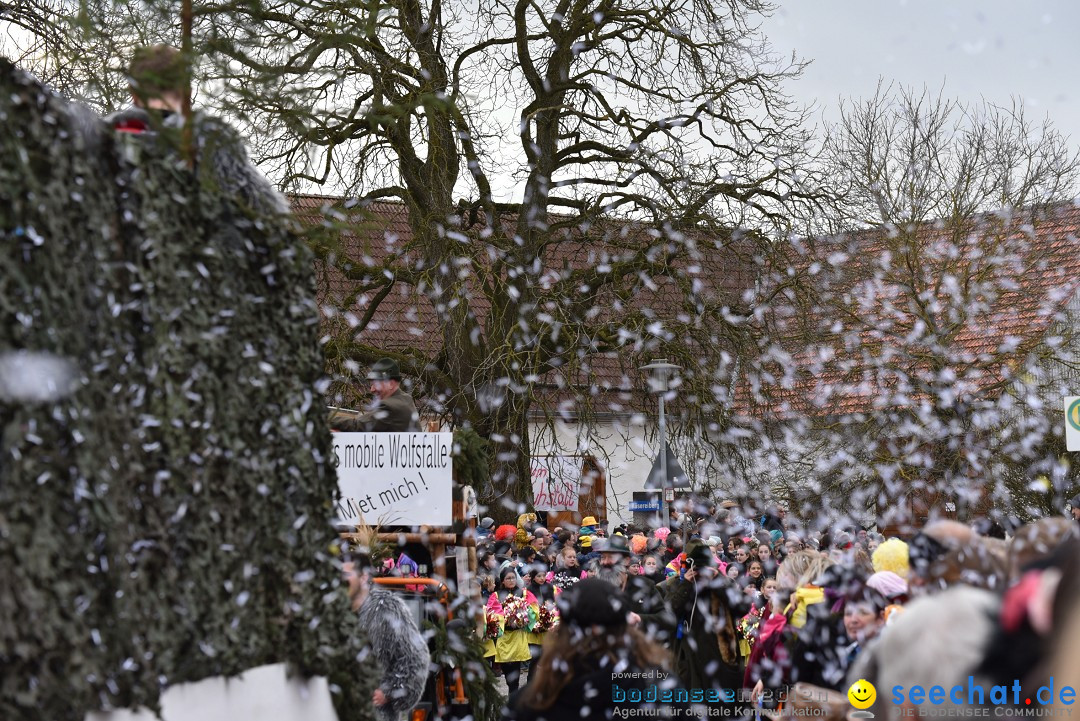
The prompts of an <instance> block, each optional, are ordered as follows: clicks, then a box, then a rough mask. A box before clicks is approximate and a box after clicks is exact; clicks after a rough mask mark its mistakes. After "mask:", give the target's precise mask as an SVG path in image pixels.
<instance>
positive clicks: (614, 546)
mask: <svg viewBox="0 0 1080 721" xmlns="http://www.w3.org/2000/svg"><path fill="white" fill-rule="evenodd" d="M600 552H601V553H621V554H623V555H625V556H629V555H630V547H629V546H628V545H627V543H626V536H622V535H619V536H612V537H611V538H609V539H608V541H607V543H605V544H604V545H602V546H600Z"/></svg>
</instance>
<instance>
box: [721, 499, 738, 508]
mask: <svg viewBox="0 0 1080 721" xmlns="http://www.w3.org/2000/svg"><path fill="white" fill-rule="evenodd" d="M720 507H721V508H738V507H739V504H738V503H736V502H735V501H733V500H731V499H730V498H729V499H728V500H726V501H720Z"/></svg>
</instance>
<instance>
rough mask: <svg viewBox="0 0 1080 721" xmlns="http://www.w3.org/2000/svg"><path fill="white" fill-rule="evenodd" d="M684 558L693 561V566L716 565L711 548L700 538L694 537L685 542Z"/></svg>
mask: <svg viewBox="0 0 1080 721" xmlns="http://www.w3.org/2000/svg"><path fill="white" fill-rule="evenodd" d="M686 558H687V560H688V561H693V562H694V566H713V567H715V566H716V557H715V556H713V554H712V550H711V549H710V548H709V547H708V546H707V545H705V542H704V541H702V540H701V539H698V538H695V539H694V540H692V541H690V542H689V543H687V544H686Z"/></svg>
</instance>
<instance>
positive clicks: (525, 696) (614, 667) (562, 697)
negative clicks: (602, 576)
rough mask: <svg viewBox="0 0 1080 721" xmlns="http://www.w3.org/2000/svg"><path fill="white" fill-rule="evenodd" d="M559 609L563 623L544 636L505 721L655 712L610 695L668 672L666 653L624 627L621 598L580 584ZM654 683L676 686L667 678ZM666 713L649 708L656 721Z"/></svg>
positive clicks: (625, 607) (594, 583) (597, 584)
mask: <svg viewBox="0 0 1080 721" xmlns="http://www.w3.org/2000/svg"><path fill="white" fill-rule="evenodd" d="M559 607H560V612H561V614H562V622H561V623H560V624H559V626H558V628H557V629H556V630H555V631H553V632H552V633H551V637H550V638H549V640H548V643H547V645H546V647H545V650H544V655H543V657H542V658H541V660H540V662H539V664H538V667H537V669H536V673H535V675H534V677H533V678H532V679H530V681H529V685H528V686H527V687H526V688H525V689H524V690H523V691H522V692H521V693H519V694H515V695H511V697H510V700H509V703H508V709H507V711H506V716H505V717H506V718H507V719H513V720H515V721H539V720H540V719H548V720H550V721H565V720H567V719H610V718H612V717H613V716H614V715H615V711H616V710H617V709H639V708H644V707H656V704H655V703H650V702H647V701H641V702H629V703H626V702H622V701H621V700H620V699H618V698H617V696H616V694H617V693H618V692H625V691H626V690H629V689H636V690H637V691H638V692H639V693H642V692H644V691H645V690H646V689H647V688H648V687H651V686H652V685H653V684H657V683H658V681H657V679H658V677H664V676H669V674H670V670H671V669H670V661H669V658H670V657H669V655H668V653H667V651H665V650H664V648H663V647H661V646H659V645H657V644H656V643H655V642H653V641H651V640H649V639H648V638H647V637H646V636H645V635H644V634H642V633H641V632H640V631H639V630H637V629H635V628H633V627H632V626H631V625H630V624H629V623H628V620H627V619H628V611H629V604H628V601H627V600H626V598H625V597H624V596H623V595H622V594H621V593H618V592H612V589H611V586H610V585H609V584H607V583H606V582H604V581H599V580H587V581H582V582H581V583H580V584H578V585H577V586H576V587H575V588H574V589H573V590H571V591H568V592H567V593H565V594H563V595H562V596H561V597H560V599H559ZM657 671H662V672H663V673H660V674H657V673H656V672H657ZM616 672H617V673H618V674H619V677H618V680H615V678H616V677H615V675H614V674H615V673H616ZM659 683H660V684H664V683H667V684H669V685H670V686H672V687H673V686H678V685H680V684H679V683H678V681H677V680H675V679H674V678H671V677H670V676H669V677H668V678H667V679H665V680H664V681H660V682H659ZM616 686H617V687H618V688H617V689H616ZM642 695H644V694H643V693H642ZM669 711H670V705H669V704H668V705H666V707H664V708H660V707H656V708H655V712H656V715H658V716H659V715H664V714H666V713H668V712H669Z"/></svg>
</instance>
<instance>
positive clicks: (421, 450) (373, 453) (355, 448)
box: [334, 433, 454, 526]
mask: <svg viewBox="0 0 1080 721" xmlns="http://www.w3.org/2000/svg"><path fill="white" fill-rule="evenodd" d="M453 444H454V436H453V434H452V433H335V434H334V453H335V455H336V456H337V475H338V490H339V491H340V492H341V500H340V501H338V503H337V508H336V511H337V517H338V520H339V522H341V523H344V524H359V523H368V524H371V525H380V526H420V525H429V526H449V525H450V524H451V523H452V522H453V503H452V486H453V467H452V459H451V449H452V448H453Z"/></svg>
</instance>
